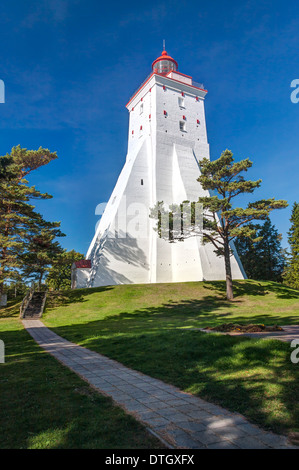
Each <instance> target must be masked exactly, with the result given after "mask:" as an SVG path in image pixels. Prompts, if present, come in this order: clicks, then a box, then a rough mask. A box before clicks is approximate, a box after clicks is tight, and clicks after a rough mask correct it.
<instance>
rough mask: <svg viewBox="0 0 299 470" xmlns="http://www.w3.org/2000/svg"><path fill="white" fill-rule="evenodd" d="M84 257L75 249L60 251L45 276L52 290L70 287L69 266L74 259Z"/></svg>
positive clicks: (70, 266)
mask: <svg viewBox="0 0 299 470" xmlns="http://www.w3.org/2000/svg"><path fill="white" fill-rule="evenodd" d="M81 259H84V255H83V254H82V253H78V252H76V251H75V250H71V251H66V250H64V251H63V252H62V253H60V254H59V255H58V256H57V258H56V260H55V262H54V263H53V265H52V266H51V268H50V269H49V274H48V277H47V284H48V286H49V287H50V288H52V289H54V290H64V289H70V288H71V268H72V264H73V262H74V261H79V260H81Z"/></svg>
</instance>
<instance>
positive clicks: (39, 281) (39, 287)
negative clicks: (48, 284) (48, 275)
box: [38, 273, 43, 292]
mask: <svg viewBox="0 0 299 470" xmlns="http://www.w3.org/2000/svg"><path fill="white" fill-rule="evenodd" d="M42 280H43V273H40V276H39V279H38V291H39V292H40V291H41V287H42Z"/></svg>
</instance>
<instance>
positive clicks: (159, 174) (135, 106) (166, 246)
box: [76, 52, 245, 287]
mask: <svg viewBox="0 0 299 470" xmlns="http://www.w3.org/2000/svg"><path fill="white" fill-rule="evenodd" d="M163 54H164V57H163V59H164V58H165V54H167V53H165V52H164V53H163ZM163 54H162V55H163ZM167 57H168V56H167ZM170 59H171V58H170ZM157 60H158V59H157ZM171 60H173V59H171ZM155 62H157V61H155ZM155 62H154V63H155ZM173 62H175V61H173ZM206 93H207V91H206V90H204V89H203V87H199V86H198V85H197V84H195V83H194V82H193V81H192V78H191V77H189V76H186V75H183V74H180V73H179V72H177V71H176V70H171V71H169V72H168V73H164V74H159V73H157V72H156V69H154V71H153V73H152V74H151V75H150V77H149V78H148V80H147V81H146V82H145V83H144V84H143V85H142V86H141V87H140V88H139V90H137V92H136V93H135V95H134V96H133V98H132V99H131V100H130V101H129V103H128V104H127V109H128V111H129V116H130V118H129V135H128V152H127V156H126V162H125V165H124V167H123V170H122V172H121V174H120V176H119V178H118V181H117V183H116V186H115V188H114V190H113V192H112V194H111V197H110V199H109V202H108V204H107V206H106V209H105V212H104V214H103V216H102V218H101V220H100V223H99V224H98V227H97V231H96V233H95V236H94V238H93V240H92V242H91V245H90V247H89V250H88V252H87V255H86V259H90V260H91V269H89V270H88V272H89V274H88V276H86V272H84V275H83V276H81V274H80V275H79V273H78V276H76V277H77V280H76V287H96V286H105V285H112V284H129V283H156V282H184V281H202V280H220V279H225V268H224V260H223V258H219V257H217V256H216V255H215V253H214V251H213V245H211V244H208V245H202V244H201V241H200V238H199V237H198V236H194V237H191V238H188V239H186V240H184V241H182V242H176V243H169V242H168V241H165V240H163V239H160V238H159V237H158V235H157V233H156V231H154V226H155V225H156V222H155V221H154V220H153V219H150V218H149V210H150V208H152V207H154V206H155V204H156V203H157V202H158V201H163V202H164V203H167V204H172V203H180V202H182V201H184V200H189V201H197V200H198V197H199V196H204V195H208V192H207V191H204V190H203V189H202V187H201V185H200V183H199V182H198V181H197V178H198V176H199V175H200V170H199V166H198V161H199V160H200V159H201V158H203V157H206V158H209V144H208V141H207V131H206V121H205V111H204V99H205V96H206ZM180 123H181V124H180ZM180 126H184V127H185V128H184V130H182V128H181V127H180ZM138 211H139V212H140V214H141V213H142V214H144V213H145V216H144V217H143V219H142V221H140V216H138ZM138 224H139V225H138ZM231 264H232V274H233V278H234V279H243V278H244V277H245V273H244V271H243V268H242V266H241V263H240V261H239V258H238V255H237V253H236V254H235V256H233V257H232V259H231ZM78 271H80V270H78Z"/></svg>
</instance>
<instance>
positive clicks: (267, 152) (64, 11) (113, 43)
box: [0, 0, 299, 253]
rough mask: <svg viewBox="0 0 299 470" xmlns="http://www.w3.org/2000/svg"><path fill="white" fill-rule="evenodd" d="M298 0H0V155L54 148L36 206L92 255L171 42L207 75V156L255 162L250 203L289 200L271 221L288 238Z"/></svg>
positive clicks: (298, 109)
mask: <svg viewBox="0 0 299 470" xmlns="http://www.w3.org/2000/svg"><path fill="white" fill-rule="evenodd" d="M298 31H299V7H298V2H296V1H292V0H289V1H288V2H285V3H282V2H280V1H276V0H272V1H247V2H246V1H241V2H240V1H234V0H228V1H226V2H224V1H220V0H210V1H209V2H198V1H193V0H188V1H185V0H181V1H177V0H172V1H170V0H168V1H159V2H155V1H152V2H143V3H142V2H139V1H138V2H137V1H136V2H135V1H127V2H121V1H110V2H106V3H104V2H99V1H95V0H84V1H82V0H39V1H35V0H27V1H26V2H24V0H9V1H6V0H3V1H2V2H1V5H0V37H1V44H0V47H1V56H0V57H1V63H0V79H2V80H4V82H5V85H6V103H5V104H0V154H1V155H3V154H5V153H6V152H9V151H10V149H11V147H13V146H14V145H18V144H20V145H21V146H22V147H26V148H30V149H36V148H38V147H39V146H43V147H46V148H49V149H50V150H51V151H57V154H58V157H59V158H58V160H56V161H55V162H52V163H51V164H49V165H47V166H46V167H44V168H42V169H40V170H38V171H36V172H35V174H32V176H31V177H30V183H31V184H35V185H36V186H37V187H38V188H39V189H40V190H41V191H43V192H45V191H47V192H49V193H50V194H52V195H53V196H54V197H53V199H51V200H50V201H43V202H39V203H38V204H37V208H38V210H40V211H41V212H42V213H43V214H44V216H45V217H46V218H47V219H48V220H60V221H61V222H62V225H61V227H62V230H63V231H64V233H66V234H67V236H66V237H65V238H63V239H61V244H62V245H63V246H64V247H65V248H67V249H75V250H77V251H80V252H82V253H86V251H87V249H88V246H89V243H90V241H91V239H92V237H93V235H94V227H95V224H96V222H97V216H96V215H95V208H96V205H97V204H99V203H101V202H103V201H107V200H108V198H109V196H110V194H111V191H112V190H113V187H114V185H115V183H116V180H117V178H118V175H119V173H120V171H121V169H122V166H123V164H124V161H125V156H126V150H127V133H128V112H127V110H126V108H125V104H126V103H127V101H128V99H129V97H130V96H131V95H132V94H133V93H134V91H135V90H136V89H137V88H138V86H139V85H140V83H141V82H142V81H143V80H144V79H145V78H146V76H147V75H148V74H149V73H150V71H151V63H152V62H153V60H154V59H155V58H156V57H158V56H159V55H160V53H161V50H162V41H163V39H165V40H166V49H167V51H168V53H169V54H170V55H172V57H174V58H175V59H176V60H177V62H178V64H179V70H180V71H181V72H183V73H186V74H188V75H191V76H193V78H194V80H196V81H198V82H203V83H204V85H205V87H206V88H207V89H208V91H209V93H208V95H207V97H206V119H207V131H208V140H209V143H210V149H211V158H212V159H215V158H218V157H219V156H220V153H221V151H222V150H224V149H226V148H229V149H230V150H232V151H233V153H234V155H235V157H236V159H241V158H245V157H249V158H250V159H251V160H252V161H253V167H252V169H251V170H250V171H249V172H248V177H250V178H251V179H259V178H262V180H263V183H262V186H261V188H260V189H259V190H257V191H256V192H255V193H254V195H253V196H252V195H251V197H250V198H247V199H246V198H244V199H243V200H242V204H243V203H245V202H246V201H248V200H249V199H252V197H253V198H254V199H255V200H257V199H261V198H268V197H275V198H277V199H278V198H282V199H287V200H288V202H289V204H290V207H289V208H287V209H284V210H281V211H276V212H273V213H272V214H273V215H272V216H271V219H272V221H273V223H274V224H275V225H276V227H277V228H278V230H279V232H280V233H282V234H283V237H284V238H283V245H284V246H286V232H287V230H288V229H289V218H290V214H291V206H292V205H293V203H294V201H295V200H297V201H298V200H299V197H298V166H299V165H298V161H299V159H298V149H299V145H298V144H299V132H298V130H299V103H298V104H294V103H292V102H291V100H290V94H291V91H292V89H291V88H290V84H291V81H292V80H294V79H297V78H299V70H298V62H299V61H298V50H299V33H298Z"/></svg>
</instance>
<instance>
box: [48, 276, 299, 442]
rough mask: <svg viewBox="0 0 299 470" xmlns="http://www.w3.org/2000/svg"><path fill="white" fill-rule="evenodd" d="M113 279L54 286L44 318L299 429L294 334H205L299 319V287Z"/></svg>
mask: <svg viewBox="0 0 299 470" xmlns="http://www.w3.org/2000/svg"><path fill="white" fill-rule="evenodd" d="M234 284H235V300H234V301H233V302H228V301H226V300H225V283H224V282H221V281H219V282H204V283H195V282H190V283H184V284H152V285H127V286H124V285H122V286H112V287H103V288H95V289H81V290H77V291H69V292H66V293H64V294H63V295H60V296H58V297H57V296H54V295H53V296H52V297H51V296H50V298H49V300H48V304H47V310H46V312H45V314H44V318H43V321H44V323H45V324H46V325H47V326H48V327H50V328H52V329H53V330H54V331H55V332H56V333H57V334H59V335H61V336H63V337H65V338H67V339H68V340H71V341H73V342H75V343H77V344H80V345H82V346H85V347H87V348H90V349H92V350H95V351H97V352H100V353H102V354H105V355H107V356H109V357H111V358H113V359H116V360H118V361H120V362H122V363H123V364H125V365H127V366H129V367H132V368H134V369H136V370H139V371H142V372H144V373H146V374H149V375H151V376H153V377H157V378H160V379H162V380H164V381H165V382H168V383H171V384H174V385H177V386H178V387H180V388H181V389H183V390H186V391H188V392H191V393H193V394H195V395H198V396H200V397H202V398H204V399H207V400H208V401H211V402H215V403H218V404H221V405H223V406H224V407H226V408H228V409H230V410H232V411H238V412H240V413H242V414H244V415H245V416H247V417H248V418H249V419H250V420H251V421H253V422H256V423H258V424H260V425H261V426H263V427H264V428H266V429H272V430H274V431H276V432H283V433H287V432H289V431H291V430H292V431H299V408H298V403H299V364H292V363H291V361H290V353H291V348H290V345H289V344H288V343H282V342H279V341H275V340H256V339H249V338H240V337H229V336H223V335H218V334H208V335H207V334H205V333H201V332H199V331H194V330H193V331H192V330H190V328H194V327H195V328H198V327H204V326H215V325H217V324H221V323H224V322H238V323H248V322H250V323H264V324H266V325H273V324H279V325H284V324H298V323H299V292H298V291H296V290H293V289H289V288H287V287H284V286H282V285H280V284H277V283H274V282H256V281H239V282H235V283H234Z"/></svg>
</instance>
